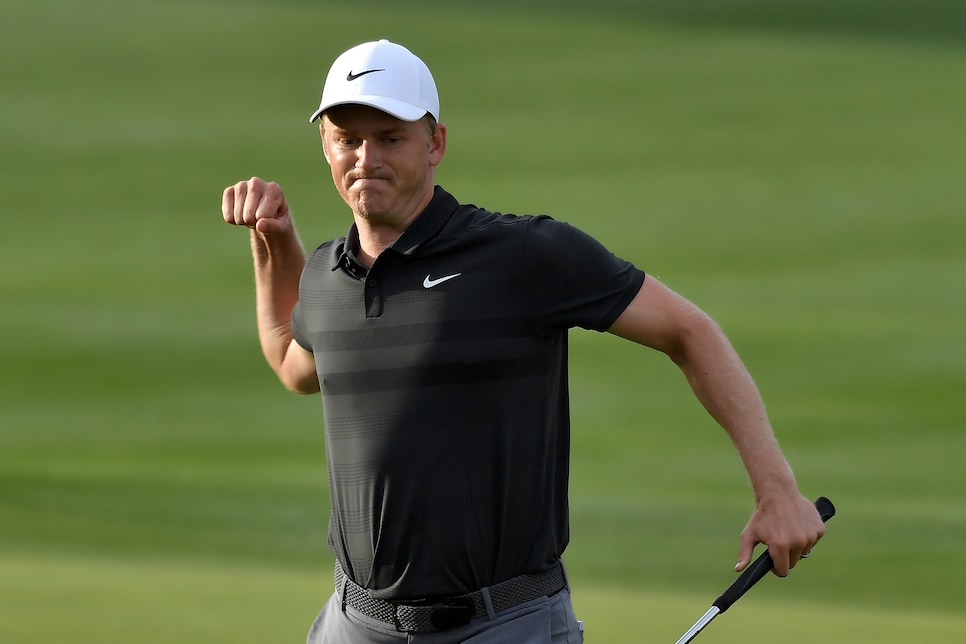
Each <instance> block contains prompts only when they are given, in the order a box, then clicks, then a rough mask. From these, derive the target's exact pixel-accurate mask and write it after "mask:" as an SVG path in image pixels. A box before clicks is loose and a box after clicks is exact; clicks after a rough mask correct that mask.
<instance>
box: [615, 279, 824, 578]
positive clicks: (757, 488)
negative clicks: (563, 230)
mask: <svg viewBox="0 0 966 644" xmlns="http://www.w3.org/2000/svg"><path fill="white" fill-rule="evenodd" d="M609 331H610V332H611V333H613V334H615V335H618V336H620V337H623V338H626V339H628V340H633V341H634V342H637V343H639V344H642V345H645V346H648V347H651V348H653V349H656V350H658V351H661V352H663V353H665V354H667V356H668V357H669V358H671V360H672V361H674V363H675V364H676V365H677V366H678V367H679V368H680V369H681V371H682V372H683V373H684V375H685V377H686V378H687V380H688V383H689V384H690V385H691V389H692V390H693V391H694V393H695V395H696V396H697V398H698V400H700V402H701V404H702V405H704V407H705V409H707V410H708V412H709V413H710V414H711V415H712V416H713V417H714V419H715V420H716V421H717V422H718V423H719V424H720V425H721V426H722V427H723V428H724V429H725V430H726V431H727V432H728V434H729V436H730V437H731V440H732V442H733V443H734V445H735V448H736V449H737V451H738V455H739V456H740V458H741V461H742V463H743V464H744V467H745V470H746V471H747V473H748V478H749V480H750V482H751V486H752V489H753V490H754V494H755V511H754V513H753V514H752V516H751V518H750V519H749V521H748V524H747V525H746V526H745V529H744V531H743V532H742V533H741V540H740V549H739V555H738V564H737V565H736V567H735V569H736V570H738V571H741V570H743V569H744V568H745V567H746V566H747V565H748V564H749V563H750V562H751V558H752V555H753V551H754V548H755V546H756V545H757V544H759V543H764V544H767V546H768V550H769V553H770V554H771V557H772V559H773V560H774V564H775V567H774V572H775V574H777V575H779V576H781V577H784V576H786V575H787V574H788V571H789V570H790V569H791V568H793V567H794V566H795V564H796V563H798V560H799V559H800V558H801V555H802V553H803V552H808V551H809V550H810V549H811V548H812V546H814V545H815V544H816V543H817V542H818V540H819V539H821V538H822V535H823V534H824V533H825V526H824V524H823V523H822V520H821V518H820V517H819V515H818V512H817V511H816V510H815V506H814V505H813V504H812V502H811V501H809V500H808V499H807V498H805V497H804V496H802V494H801V493H800V492H799V490H798V484H797V483H796V481H795V476H794V474H793V473H792V469H791V467H790V466H789V464H788V462H787V460H786V459H785V457H784V455H783V454H782V451H781V448H780V447H779V445H778V441H777V440H776V438H775V434H774V432H773V431H772V428H771V424H770V422H769V420H768V415H767V413H766V411H765V405H764V402H763V401H762V398H761V395H760V394H759V392H758V388H757V386H756V385H755V383H754V380H753V379H752V377H751V375H750V374H749V373H748V370H747V369H746V368H745V365H744V363H743V362H742V361H741V359H740V358H739V357H738V354H737V352H736V351H735V349H734V347H733V346H732V345H731V342H730V341H729V340H728V338H727V337H726V336H725V334H724V332H723V331H722V330H721V328H720V327H719V326H718V324H717V323H716V322H715V321H714V320H712V319H711V318H710V317H709V316H708V315H707V314H706V313H704V312H703V311H702V310H701V309H699V308H698V307H697V306H695V305H694V304H693V303H691V302H690V301H688V300H687V299H685V298H683V297H681V296H680V295H678V294H677V293H675V292H674V291H672V290H671V289H669V288H668V287H667V286H665V285H664V284H662V283H661V282H660V281H659V280H657V279H655V278H654V277H653V276H650V275H648V276H647V278H646V279H645V280H644V284H643V286H642V287H641V289H640V291H639V292H638V294H637V295H636V296H635V298H634V299H633V300H632V301H631V303H630V304H629V305H628V307H627V308H626V309H625V310H624V312H623V313H622V314H621V315H620V316H619V317H618V318H617V320H616V321H615V322H614V324H613V325H612V326H611V328H610V329H609Z"/></svg>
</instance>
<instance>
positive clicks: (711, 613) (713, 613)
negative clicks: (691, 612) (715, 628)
mask: <svg viewBox="0 0 966 644" xmlns="http://www.w3.org/2000/svg"><path fill="white" fill-rule="evenodd" d="M720 612H721V610H720V609H719V608H718V607H717V606H712V607H711V608H709V609H708V611H707V612H706V613H705V614H704V615H702V616H701V619H699V620H698V621H696V622H695V623H694V626H692V627H691V628H689V629H688V632H687V633H685V634H684V635H682V636H681V639H679V640H678V641H677V642H675V644H688V642H690V641H691V640H693V639H694V638H695V636H696V635H697V634H698V633H700V632H701V629H702V628H704V627H705V626H707V625H708V622H710V621H711V620H712V619H714V618H715V617H717V616H718V613H720Z"/></svg>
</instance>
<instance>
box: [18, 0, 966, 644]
mask: <svg viewBox="0 0 966 644" xmlns="http://www.w3.org/2000/svg"><path fill="white" fill-rule="evenodd" d="M380 37H387V38H391V39H394V40H397V41H399V42H402V43H404V44H407V45H408V46H410V47H411V48H412V49H413V50H414V51H415V52H417V53H418V54H419V55H421V56H422V57H423V58H425V59H426V61H427V62H428V63H429V65H430V67H431V68H432V69H433V71H434V74H435V76H436V79H437V82H438V84H439V86H440V91H441V97H442V119H443V120H444V121H445V122H446V123H447V124H448V126H449V132H450V140H449V149H448V152H447V156H446V159H445V160H444V163H443V165H442V166H441V168H440V172H439V180H440V182H441V183H442V184H443V185H445V186H446V187H447V188H449V189H450V190H451V191H452V192H454V193H455V194H456V195H457V196H458V197H459V198H460V199H462V200H464V201H470V202H474V203H478V204H480V205H483V206H485V207H488V208H491V209H495V210H502V211H509V212H547V213H550V214H553V215H554V216H556V217H557V218H560V219H564V220H567V221H570V222H572V223H574V224H576V225H578V226H580V227H581V228H584V229H585V230H587V231H588V232H591V233H592V234H594V235H595V236H597V237H598V238H599V239H601V240H602V241H603V242H604V243H605V244H606V245H608V246H609V247H610V248H611V249H613V250H614V251H615V252H617V253H618V254H620V255H622V256H625V257H627V258H628V259H631V260H633V261H635V262H636V263H638V265H640V266H641V267H642V268H644V269H645V270H648V271H650V272H653V273H654V274H655V275H657V276H659V277H661V278H662V279H663V280H664V281H665V282H667V283H668V284H669V285H670V286H672V287H673V288H675V289H677V290H678V291H680V292H682V293H683V294H685V295H687V296H689V297H691V298H692V299H694V300H695V301H696V302H697V303H699V304H700V305H701V306H702V307H704V308H705V309H706V310H707V311H708V312H710V313H711V314H712V315H713V316H714V317H715V318H716V319H718V321H719V322H720V323H721V324H722V326H723V327H724V328H725V329H726V331H728V333H729V335H730V336H731V338H732V340H733V341H734V343H735V344H736V346H737V348H738V350H739V352H740V353H741V354H742V355H743V356H744V358H745V360H746V362H747V363H748V366H749V368H750V369H751V370H752V372H753V374H754V375H755V377H756V379H757V381H758V383H759V386H760V388H761V390H762V392H763V394H764V396H765V399H766V401H767V402H768V405H769V410H770V413H771V416H772V420H773V423H774V425H775V427H776V430H777V432H778V433H779V438H780V440H781V441H782V444H783V446H784V447H785V450H786V452H787V454H788V456H789V459H790V460H791V462H792V464H793V466H794V467H795V469H796V473H797V475H798V478H799V483H800V484H801V486H802V489H803V491H805V492H806V493H807V494H809V495H810V496H819V495H826V496H829V497H830V498H831V499H832V500H833V501H835V503H836V505H837V506H838V508H839V516H837V517H836V518H835V519H834V520H833V522H832V523H830V525H829V534H828V537H827V539H826V540H825V541H823V542H822V544H821V546H820V548H819V549H817V550H816V556H815V557H814V558H812V559H810V560H809V562H808V563H807V565H803V567H802V568H799V569H796V571H795V572H794V574H793V576H792V577H791V578H790V579H787V580H778V579H774V578H769V579H766V580H764V581H763V582H762V583H761V585H760V586H759V587H756V588H755V590H754V591H753V592H752V593H750V594H749V595H748V596H746V597H745V598H744V599H742V600H741V602H740V603H739V604H737V605H736V606H735V607H734V608H733V609H732V610H731V611H730V612H729V613H728V614H727V615H725V616H723V617H721V618H720V619H719V620H716V621H715V623H714V624H713V625H712V626H710V627H709V629H708V632H707V633H706V634H705V635H702V639H704V638H707V640H708V641H709V642H719V643H720V642H744V643H749V642H772V641H775V640H779V639H780V640H781V641H783V642H785V643H786V644H795V643H798V642H815V641H828V642H889V643H891V642H895V643H897V644H898V643H900V642H918V641H930V642H962V641H966V617H963V612H962V605H963V602H964V600H966V575H964V573H963V571H964V570H966V548H964V544H966V468H964V467H963V462H964V458H966V432H964V430H966V405H964V403H963V393H962V392H963V391H964V389H966V342H964V329H966V243H964V239H966V218H964V203H966V188H964V181H963V177H964V176H966V120H964V117H963V115H964V114H966V5H963V3H953V2H938V1H927V2H914V1H912V0H910V1H909V2H898V1H884V2H878V3H876V2H871V0H864V1H863V0H841V1H839V2H830V1H828V0H821V1H819V2H812V3H788V2H766V1H765V0H758V1H751V0H746V1H743V2H710V0H705V1H701V2H693V3H673V2H658V1H645V2H639V3H634V2H620V1H619V0H604V1H602V2H595V3H592V8H591V3H587V4H586V5H585V4H584V3H580V2H560V3H550V2H545V3H540V2H532V1H531V2H528V1H526V0H523V1H519V2H513V3H510V2H495V3H491V4H487V5H485V6H484V5H481V7H480V8H470V7H463V6H461V5H457V4H455V3H442V2H440V3H431V2H413V3H390V2H385V3H376V2H355V3H351V4H344V3H322V2H308V1H304V2H298V1H296V0H289V1H285V2H277V3H268V2H264V3H258V2H254V1H252V2H229V1H228V0H223V1H220V2H219V1H216V0H209V1H206V2H173V1H169V2H163V1H160V0H154V1H150V0H145V1H140V2H121V1H120V0H93V1H89V2H84V3H69V2H35V1H33V0H12V1H10V0H8V1H7V2H5V3H4V4H3V6H2V8H0V43H2V44H0V47H2V54H3V55H2V56H0V79H2V101H0V110H2V111H0V116H2V118H0V170H2V172H0V195H2V197H3V204H4V206H5V208H4V210H5V213H4V218H3V226H4V229H3V234H2V235H0V275H2V277H0V294H2V305H0V337H2V340H0V364H2V370H0V642H3V643H7V642H11V643H18V644H19V643H21V642H53V641H61V640H69V641H73V642H85V643H86V642H98V643H103V644H115V643H126V642H133V641H142V642H174V641H177V642H185V643H189V642H190V643H195V642H198V643H200V642H292V641H296V642H297V641H302V640H303V639H304V633H305V631H306V630H307V628H308V625H309V624H310V623H311V620H312V619H313V617H314V614H315V612H316V611H317V610H318V608H320V607H321V604H322V603H323V602H324V600H325V598H326V597H327V595H328V594H329V592H330V591H331V581H330V578H331V574H330V572H331V558H330V555H329V553H328V552H327V550H326V548H325V533H324V529H325V523H326V520H327V516H328V506H327V496H326V494H327V493H326V488H325V471H324V454H323V452H322V427H321V420H320V419H321V413H320V404H319V402H318V400H317V399H315V398H299V397H294V396H291V395H289V394H287V393H285V392H284V391H283V390H282V388H281V386H280V385H278V384H277V383H276V382H275V381H274V377H273V376H272V374H271V373H270V371H269V370H268V368H267V367H266V366H265V365H264V363H263V361H262V358H261V354H260V352H259V349H258V342H257V338H256V334H255V325H254V311H253V294H252V280H251V267H250V260H249V255H248V247H247V239H246V235H245V233H244V232H243V231H239V230H233V229H229V228H228V227H227V226H225V224H224V223H223V222H221V220H220V213H219V206H220V195H221V191H222V189H223V188H224V186H225V185H227V184H229V183H231V182H234V181H236V180H238V179H243V178H247V177H249V176H251V175H253V174H255V175H259V176H263V177H266V178H269V179H273V180H277V181H279V182H280V183H281V184H282V186H283V187H284V188H285V189H286V193H287V195H288V197H289V200H290V202H291V203H292V205H293V209H294V211H295V215H296V217H297V219H298V221H299V227H300V230H301V233H302V237H303V239H304V240H305V242H306V243H307V244H309V245H314V244H317V243H319V242H321V241H324V240H326V239H329V238H331V237H334V236H337V235H341V234H344V232H345V230H346V229H347V227H348V224H349V215H348V213H347V211H346V210H345V207H344V205H342V204H341V202H340V201H339V199H338V196H337V195H336V193H335V191H334V190H333V189H332V188H331V185H330V183H329V179H328V175H327V171H326V169H325V167H324V164H323V162H322V160H321V156H320V154H319V149H318V142H317V139H316V138H315V137H316V136H317V135H316V133H315V132H314V130H313V127H312V126H310V125H309V124H308V123H306V122H305V120H306V118H307V116H308V114H309V113H310V112H311V111H312V109H313V107H314V103H316V101H317V99H318V93H319V90H320V89H321V83H322V79H323V77H324V74H325V71H326V69H327V67H328V64H329V63H330V62H331V60H332V59H333V58H334V57H335V56H336V55H337V54H338V53H340V52H341V51H343V50H344V49H346V48H347V47H349V46H351V45H354V44H356V43H358V42H361V41H363V40H368V39H372V38H380ZM571 365H572V376H573V378H572V380H573V394H572V400H573V403H572V404H573V412H574V440H573V443H574V454H573V477H572V497H571V498H572V510H573V522H572V523H573V524H572V543H571V546H570V548H569V550H568V552H567V562H568V566H569V571H570V576H571V579H572V581H573V583H574V586H575V603H576V607H577V611H578V614H579V616H580V617H581V619H584V620H586V621H587V623H588V641H589V642H640V641H643V640H648V639H650V641H673V639H675V638H676V637H678V636H679V635H680V634H681V633H683V632H684V630H685V629H686V628H687V627H688V626H690V624H691V623H692V622H693V621H694V620H695V619H697V617H699V616H700V614H701V613H702V612H704V610H705V609H706V608H707V607H708V606H709V605H710V603H711V601H712V600H713V599H714V597H715V596H717V594H718V593H719V592H720V591H721V590H723V589H724V587H725V586H727V584H728V583H730V581H731V580H732V579H733V578H734V573H733V572H731V567H732V565H733V562H734V560H735V557H736V555H737V536H738V533H739V532H740V531H741V528H742V527H743V524H744V521H745V520H746V518H747V515H748V512H749V511H750V496H749V491H748V489H747V485H746V483H745V481H744V478H743V475H742V470H741V468H740V465H739V463H738V461H737V459H736V458H735V456H734V455H733V450H732V449H731V447H730V445H729V444H728V442H727V439H726V437H725V436H724V435H723V433H722V432H721V431H720V430H718V429H717V428H716V426H715V425H714V423H713V422H712V421H711V420H710V419H709V418H707V416H706V414H705V413H704V411H703V410H702V409H701V408H700V406H699V405H698V404H697V403H696V402H695V401H694V399H693V397H692V396H691V394H690V392H689V391H688V389H687V386H686V384H685V382H684V380H683V378H681V376H680V375H679V374H678V372H677V371H676V370H675V368H674V367H673V366H672V365H671V364H670V363H669V362H668V361H667V360H666V359H664V358H663V357H662V356H660V355H657V354H654V353H651V352H647V351H645V350H643V349H636V348H634V347H632V346H630V345H628V344H626V343H624V342H621V341H619V340H617V339H616V338H613V337H610V336H607V335H598V334H591V333H587V332H575V333H574V334H573V335H572V360H571Z"/></svg>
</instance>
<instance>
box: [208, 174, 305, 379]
mask: <svg viewBox="0 0 966 644" xmlns="http://www.w3.org/2000/svg"><path fill="white" fill-rule="evenodd" d="M222 216H223V217H224V219H225V221H226V222H227V223H229V224H233V225H237V226H247V227H248V228H249V229H250V230H251V249H252V260H253V262H254V267H255V310H256V319H257V322H258V339H259V341H260V343H261V346H262V353H263V354H264V355H265V359H266V360H267V361H268V364H269V366H271V367H272V369H273V370H274V371H275V374H276V375H277V376H278V378H279V380H281V381H282V384H283V385H285V387H286V388H287V389H289V390H290V391H294V392H297V393H304V394H308V393H316V392H318V391H319V381H318V377H317V375H316V370H315V359H314V357H313V355H312V353H311V352H309V351H306V350H305V349H304V348H302V346H301V345H299V343H298V342H296V341H295V339H294V338H293V337H292V328H291V324H292V321H291V320H292V309H294V308H295V304H296V302H298V297H299V278H300V277H301V275H302V268H303V267H304V266H305V250H304V248H303V247H302V242H301V241H300V240H299V237H298V233H297V232H296V230H295V223H294V222H293V221H292V217H291V214H290V213H289V210H288V204H287V203H286V201H285V195H284V194H283V193H282V190H281V188H280V187H279V186H278V184H276V183H267V182H265V181H262V180H261V179H259V178H257V177H252V178H251V179H249V180H248V181H240V182H238V183H236V184H235V185H233V186H229V187H228V188H226V189H225V191H224V194H223V195H222Z"/></svg>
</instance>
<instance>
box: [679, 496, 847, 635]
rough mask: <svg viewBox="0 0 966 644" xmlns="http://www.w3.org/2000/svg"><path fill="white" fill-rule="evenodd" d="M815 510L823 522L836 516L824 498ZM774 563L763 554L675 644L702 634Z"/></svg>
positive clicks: (818, 502) (767, 555) (765, 553)
mask: <svg viewBox="0 0 966 644" xmlns="http://www.w3.org/2000/svg"><path fill="white" fill-rule="evenodd" d="M815 509H816V510H818V513H819V516H821V517H822V521H823V522H825V521H828V520H829V519H831V518H832V517H833V516H835V506H834V505H832V502H831V501H829V500H828V499H826V498H825V497H824V496H822V497H819V498H818V499H817V500H816V501H815ZM774 565H775V564H774V562H773V561H772V560H771V556H769V554H768V550H765V552H763V553H761V555H759V557H758V558H757V559H755V561H754V563H752V564H751V565H750V566H748V568H747V569H745V571H744V572H743V573H741V575H740V576H739V577H738V579H736V580H735V581H734V583H733V584H731V585H730V586H728V590H726V591H724V592H723V593H721V596H720V597H718V598H717V599H716V600H714V603H713V604H712V605H711V608H709V609H708V611H707V612H706V613H705V614H704V615H702V616H701V619H699V620H698V621H696V622H695V623H694V626H692V627H691V628H689V629H688V631H687V632H686V633H685V634H684V635H682V636H681V638H680V639H679V640H678V641H677V642H676V643H675V644H687V643H688V642H690V641H691V640H693V639H694V638H695V637H697V635H698V633H700V632H701V631H702V630H703V629H704V627H705V626H707V625H708V624H709V623H710V622H711V620H712V619H714V618H715V617H717V616H718V615H720V614H721V613H723V612H725V611H726V610H728V609H729V608H730V607H731V605H732V604H734V603H735V602H736V601H738V600H739V599H740V598H741V596H742V595H744V594H745V593H746V592H748V589H750V588H751V587H752V586H754V585H755V584H757V583H758V581H759V580H760V579H761V578H762V577H764V576H765V574H766V573H768V571H769V570H771V569H772V567H773V566H774Z"/></svg>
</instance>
